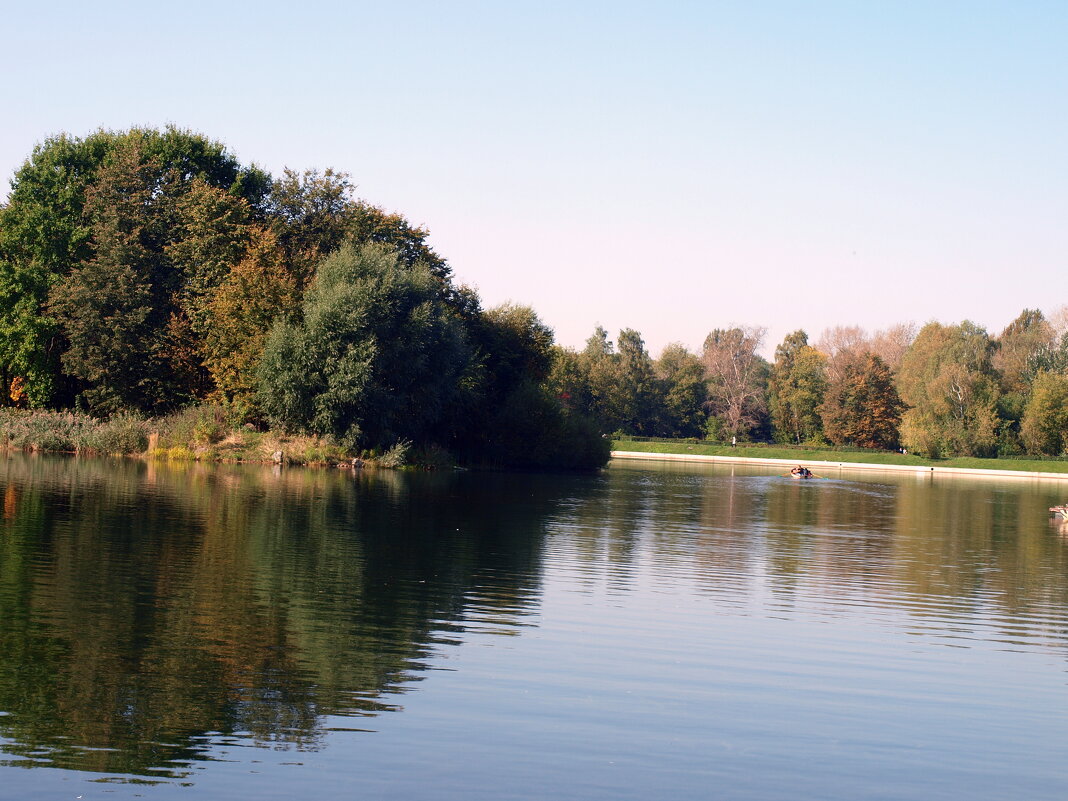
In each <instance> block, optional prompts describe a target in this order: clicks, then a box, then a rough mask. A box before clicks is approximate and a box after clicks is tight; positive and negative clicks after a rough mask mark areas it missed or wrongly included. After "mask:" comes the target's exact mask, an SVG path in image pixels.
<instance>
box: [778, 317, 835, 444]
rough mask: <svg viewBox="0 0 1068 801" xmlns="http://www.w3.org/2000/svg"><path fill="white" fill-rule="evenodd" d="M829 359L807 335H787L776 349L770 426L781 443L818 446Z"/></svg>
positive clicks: (800, 333) (795, 332)
mask: <svg viewBox="0 0 1068 801" xmlns="http://www.w3.org/2000/svg"><path fill="white" fill-rule="evenodd" d="M826 364H827V357H826V356H824V355H823V354H822V353H820V352H819V351H818V350H816V349H815V348H813V347H812V346H811V345H809V344H808V335H807V334H806V333H805V332H804V331H794V332H793V333H791V334H788V335H787V336H786V338H785V339H784V340H783V341H782V343H781V344H780V345H779V346H778V347H777V348H776V349H775V363H774V365H773V366H772V369H771V380H770V382H769V395H770V404H771V422H772V425H773V426H774V430H775V437H776V439H778V440H779V441H781V442H793V443H797V444H800V443H802V442H819V441H820V440H821V439H822V438H823V421H822V419H821V417H820V414H819V408H820V404H822V403H823V396H824V393H825V392H826V390H827V375H826Z"/></svg>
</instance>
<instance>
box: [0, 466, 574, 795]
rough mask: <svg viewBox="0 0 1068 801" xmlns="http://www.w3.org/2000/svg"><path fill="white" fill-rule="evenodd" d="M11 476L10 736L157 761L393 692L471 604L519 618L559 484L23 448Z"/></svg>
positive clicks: (1, 560) (0, 571) (4, 615)
mask: <svg viewBox="0 0 1068 801" xmlns="http://www.w3.org/2000/svg"><path fill="white" fill-rule="evenodd" d="M0 477H2V478H3V479H4V480H5V490H4V491H5V513H4V523H3V526H2V528H0V531H2V532H3V533H2V535H0V710H4V711H7V712H9V713H11V714H10V715H7V716H4V717H0V734H3V736H5V737H9V738H11V739H13V741H14V742H12V743H9V744H7V745H5V746H4V750H6V751H7V752H9V753H11V754H14V755H16V756H24V757H25V756H31V755H33V754H35V753H37V754H40V753H41V752H40V751H38V749H44V752H45V753H47V756H43V757H40V759H41V760H43V761H44V762H45V763H47V764H52V765H57V766H62V767H71V768H79V769H88V770H96V771H117V772H122V773H135V774H148V775H153V774H157V773H159V769H160V768H161V767H164V766H165V767H166V769H167V770H168V771H170V772H171V773H172V774H173V772H174V771H177V772H178V773H181V771H182V766H183V765H186V764H188V763H189V761H190V760H193V759H197V758H203V756H204V752H206V750H207V749H208V748H209V747H210V742H211V736H210V735H211V733H241V734H247V735H250V736H252V737H253V738H255V739H257V740H259V741H264V742H267V741H276V742H283V743H286V744H288V745H292V746H296V747H301V748H309V747H310V748H313V747H316V745H317V744H318V742H319V740H320V738H321V731H320V726H321V725H322V719H323V716H324V715H329V714H341V715H373V714H375V713H377V712H378V711H381V710H383V709H388V708H391V707H390V704H389V702H388V700H387V698H386V697H384V696H383V693H395V692H399V691H401V690H402V689H403V687H404V686H405V684H406V683H407V682H409V681H410V680H411V679H412V678H414V674H415V671H417V670H418V668H419V666H420V662H419V660H420V659H421V658H422V657H423V656H425V655H426V654H427V653H428V651H429V649H430V648H432V647H433V645H432V643H433V641H434V637H435V635H434V632H435V631H438V630H442V629H445V630H451V631H461V630H462V628H463V626H464V625H465V615H467V613H468V611H469V610H470V609H471V608H473V607H477V610H478V615H479V616H480V618H481V619H483V620H489V619H492V620H493V621H494V625H495V627H496V630H498V631H501V630H504V631H507V630H509V629H511V630H514V629H515V626H516V625H518V624H519V623H521V618H522V616H523V615H524V614H525V613H526V610H527V609H528V608H529V606H530V605H531V603H532V602H533V601H534V600H535V599H536V597H537V593H538V592H539V589H538V587H539V581H540V576H539V565H540V559H541V548H542V539H543V538H542V534H543V521H544V519H545V517H546V515H547V514H548V513H549V512H550V511H551V509H552V505H553V503H554V502H555V500H556V497H557V493H558V490H559V485H558V484H554V483H553V482H552V481H551V480H548V479H541V478H539V477H532V480H531V481H529V482H526V483H524V484H518V483H516V482H514V481H513V482H502V480H501V478H500V477H494V476H490V477H486V476H478V477H474V476H465V475H455V474H442V475H432V476H426V475H415V476H412V475H408V474H399V473H388V472H387V473H356V474H351V473H345V472H342V471H325V470H280V471H272V470H270V469H261V468H244V467H234V468H228V467H216V466H202V465H196V464H191V465H178V466H174V465H156V464H151V463H149V464H145V463H141V462H134V461H125V462H110V461H106V460H85V459H55V458H23V457H14V458H10V459H7V460H5V461H4V462H2V463H0ZM495 485H498V486H495ZM495 489H496V490H497V491H496V492H494V490H495ZM9 496H10V497H9ZM472 509H477V510H478V514H472ZM87 748H90V749H98V750H85V749H87ZM99 749H111V750H99ZM35 758H36V757H35ZM13 764H19V763H13ZM22 764H26V763H22ZM153 769H156V770H153ZM165 773H166V771H165Z"/></svg>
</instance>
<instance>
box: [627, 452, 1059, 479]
mask: <svg viewBox="0 0 1068 801" xmlns="http://www.w3.org/2000/svg"><path fill="white" fill-rule="evenodd" d="M612 458H613V459H644V460H646V461H655V462H704V463H714V462H723V463H729V462H734V463H740V464H752V465H765V466H767V467H775V468H778V469H782V468H785V469H789V468H791V467H793V466H794V465H803V466H804V467H807V468H809V469H810V470H812V471H813V472H814V473H820V474H822V475H826V474H827V473H828V472H829V471H834V472H836V473H838V472H842V473H845V472H852V471H865V472H870V471H882V472H895V473H900V472H905V473H921V474H926V475H955V476H985V477H991V478H994V477H996V478H1028V479H1043V480H1053V481H1068V473H1029V472H1024V471H1021V470H986V469H983V468H971V467H922V466H919V465H905V464H867V463H864V462H813V461H791V460H790V459H754V458H752V457H748V456H699V455H697V454H687V453H645V452H643V451H612Z"/></svg>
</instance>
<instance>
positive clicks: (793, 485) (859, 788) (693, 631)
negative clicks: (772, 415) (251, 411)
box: [0, 455, 1068, 801]
mask: <svg viewBox="0 0 1068 801" xmlns="http://www.w3.org/2000/svg"><path fill="white" fill-rule="evenodd" d="M0 476H2V479H3V481H2V484H3V486H2V493H3V523H2V525H0V798H3V799H7V798H10V799H20V800H22V799H124V798H146V799H155V800H157V801H158V800H160V799H194V798H196V799H224V798H226V799H291V798H306V799H308V800H309V801H320V800H325V799H351V798H374V799H476V800H477V799H487V800H488V799H545V798H550V797H555V798H564V799H606V800H607V799H643V800H647V799H673V801H677V800H678V799H791V801H797V799H813V801H816V800H817V799H818V800H819V801H827V799H887V800H888V801H890V800H893V801H903V800H904V801H908V800H909V799H917V800H918V799H923V801H931V800H932V799H969V801H976V800H983V799H1014V801H1016V800H1018V799H1028V801H1038V800H1040V799H1058V801H1062V799H1064V798H1065V797H1068V533H1066V531H1065V530H1064V529H1062V527H1061V526H1060V525H1059V524H1058V523H1056V522H1053V521H1051V520H1050V519H1049V515H1048V513H1047V508H1048V507H1049V506H1051V505H1053V504H1056V503H1062V502H1064V501H1065V500H1068V483H1064V484H1057V483H1042V482H1038V481H1031V480H1017V481H1012V480H995V479H959V478H958V479H954V478H933V477H931V476H930V474H916V475H913V474H870V475H869V474H857V475H856V476H846V477H838V476H836V477H833V478H824V479H820V480H815V481H797V480H792V479H789V478H786V477H783V476H781V475H777V474H775V473H773V472H770V471H769V470H768V469H763V468H754V467H742V466H734V467H731V466H729V465H727V466H716V467H707V468H706V467H699V466H686V467H678V466H673V465H661V464H657V463H651V462H635V463H626V464H616V465H612V466H611V467H609V469H607V470H605V471H603V472H601V473H599V474H596V475H544V474H530V475H526V474H497V473H476V472H441V473H406V472H404V473H402V472H390V471H378V472H372V471H356V472H352V471H343V470H325V469H323V470H317V469H301V468H285V469H283V468H271V467H259V466H227V465H221V466H215V465H197V464H179V465H174V464H154V463H145V462H141V461H133V460H106V459H79V458H64V457H48V456H23V455H11V456H7V457H0Z"/></svg>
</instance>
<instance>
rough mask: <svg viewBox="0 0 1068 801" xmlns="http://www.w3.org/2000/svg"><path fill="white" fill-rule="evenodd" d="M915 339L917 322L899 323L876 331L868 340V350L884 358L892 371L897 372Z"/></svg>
mask: <svg viewBox="0 0 1068 801" xmlns="http://www.w3.org/2000/svg"><path fill="white" fill-rule="evenodd" d="M915 339H916V325H915V323H898V324H897V325H892V326H890V327H889V328H886V329H884V330H882V331H876V332H875V333H874V334H873V335H872V337H871V339H870V340H869V342H868V350H870V351H871V352H872V353H874V354H875V355H876V356H878V357H879V358H880V359H882V360H883V361H884V362H885V363H886V366H887V367H889V368H890V371H891V372H897V368H898V365H900V364H901V359H902V358H903V357H904V355H905V352H906V351H908V349H909V347H910V346H911V345H912V342H913V340H915Z"/></svg>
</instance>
